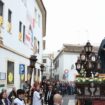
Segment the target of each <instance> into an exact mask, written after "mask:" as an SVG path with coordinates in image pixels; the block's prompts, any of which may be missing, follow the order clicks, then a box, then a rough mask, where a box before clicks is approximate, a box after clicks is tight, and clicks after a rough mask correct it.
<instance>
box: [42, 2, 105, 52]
mask: <svg viewBox="0 0 105 105" xmlns="http://www.w3.org/2000/svg"><path fill="white" fill-rule="evenodd" d="M43 3H44V5H45V8H46V10H47V24H46V25H47V26H46V37H45V39H46V52H55V51H58V50H60V49H61V48H62V46H63V44H64V43H65V44H82V45H85V43H86V42H87V41H90V42H91V44H92V45H96V46H100V43H101V41H102V39H104V37H105V0H43Z"/></svg>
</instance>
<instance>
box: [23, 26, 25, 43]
mask: <svg viewBox="0 0 105 105" xmlns="http://www.w3.org/2000/svg"><path fill="white" fill-rule="evenodd" d="M25 30H26V28H25V25H24V26H23V42H24V41H25V34H26V33H25Z"/></svg>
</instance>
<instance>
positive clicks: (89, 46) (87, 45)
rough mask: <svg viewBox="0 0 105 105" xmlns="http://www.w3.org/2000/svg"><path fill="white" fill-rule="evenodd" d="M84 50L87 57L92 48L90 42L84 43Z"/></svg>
mask: <svg viewBox="0 0 105 105" xmlns="http://www.w3.org/2000/svg"><path fill="white" fill-rule="evenodd" d="M84 50H85V52H86V53H87V54H88V55H89V54H90V53H91V52H92V50H93V46H92V45H91V44H90V42H87V43H86V45H85V46H84Z"/></svg>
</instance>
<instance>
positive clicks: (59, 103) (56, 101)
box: [53, 94, 63, 105]
mask: <svg viewBox="0 0 105 105" xmlns="http://www.w3.org/2000/svg"><path fill="white" fill-rule="evenodd" d="M53 100H54V105H62V104H63V99H62V96H61V95H60V94H55V95H54V98H53Z"/></svg>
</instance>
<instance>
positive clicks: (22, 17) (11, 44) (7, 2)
mask: <svg viewBox="0 0 105 105" xmlns="http://www.w3.org/2000/svg"><path fill="white" fill-rule="evenodd" d="M2 1H3V3H4V10H3V27H2V30H1V31H2V37H3V44H4V46H7V47H8V48H11V49H13V50H15V51H16V52H18V53H21V54H23V55H25V56H27V57H30V56H31V55H32V54H33V51H32V49H31V48H30V47H29V46H27V45H26V44H25V43H23V41H19V38H18V35H19V21H21V22H22V23H23V25H25V26H26V31H27V18H26V17H27V13H29V16H30V17H32V18H35V28H34V30H33V35H34V36H35V37H36V38H37V40H38V41H40V47H39V49H40V53H39V54H36V55H37V59H38V62H39V63H37V64H36V68H38V69H40V64H41V63H42V53H43V49H42V15H41V11H40V9H39V7H38V5H37V3H36V1H35V0H2ZM24 1H25V2H27V3H26V6H25V5H24V3H23V2H24ZM35 8H36V9H37V14H39V15H40V27H39V25H38V21H37V18H38V17H37V16H38V15H37V16H35ZM8 9H10V10H11V11H12V30H11V32H10V33H9V32H7V22H8ZM22 33H23V27H22ZM7 60H10V61H13V62H14V64H15V66H14V67H15V69H14V71H15V79H14V81H15V83H14V86H16V87H17V88H19V87H20V77H19V64H25V67H26V69H27V66H28V65H29V60H28V59H25V58H23V57H21V56H19V55H16V54H13V53H12V52H9V51H7V50H4V49H2V48H0V65H2V66H0V72H5V73H6V72H7ZM26 73H27V72H26ZM0 82H3V83H4V84H6V85H7V81H1V80H0Z"/></svg>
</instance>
